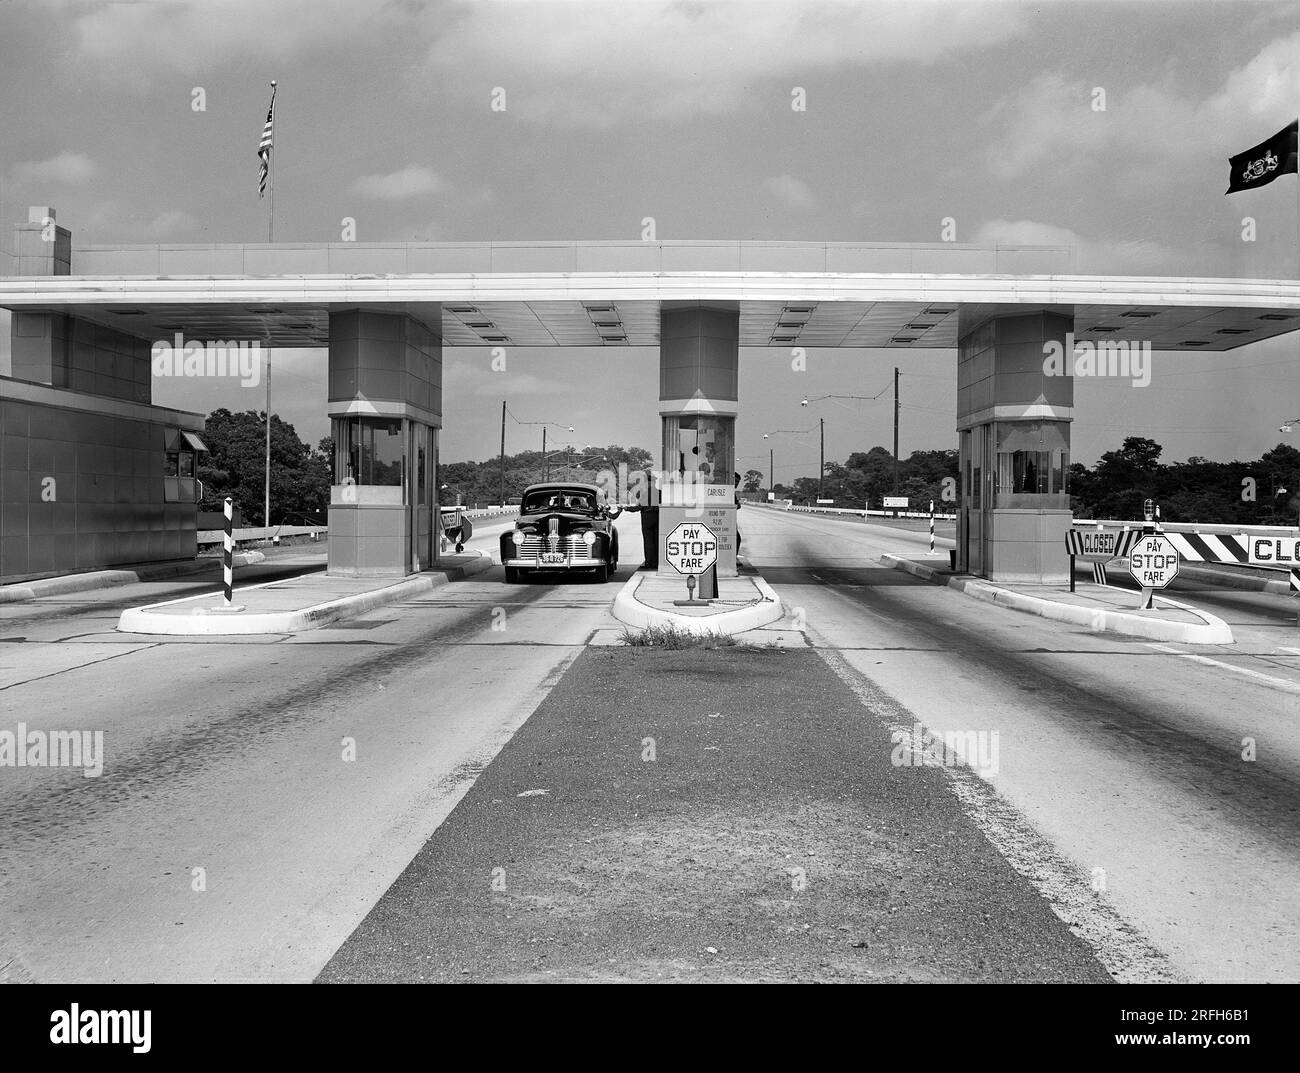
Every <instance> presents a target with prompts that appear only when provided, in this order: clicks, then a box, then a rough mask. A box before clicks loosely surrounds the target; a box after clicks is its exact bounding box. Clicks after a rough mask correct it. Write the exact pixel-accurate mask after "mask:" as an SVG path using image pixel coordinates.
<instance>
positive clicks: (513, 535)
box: [510, 529, 524, 548]
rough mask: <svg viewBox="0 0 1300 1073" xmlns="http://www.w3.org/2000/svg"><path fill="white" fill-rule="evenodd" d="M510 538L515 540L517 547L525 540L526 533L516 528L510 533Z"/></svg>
mask: <svg viewBox="0 0 1300 1073" xmlns="http://www.w3.org/2000/svg"><path fill="white" fill-rule="evenodd" d="M510 539H511V540H513V541H514V542H515V547H516V548H517V547H519V546H520V545H521V544H523V542H524V534H523V532H522V531H521V530H519V529H516V530H515V531H514V532H513V533H511V534H510Z"/></svg>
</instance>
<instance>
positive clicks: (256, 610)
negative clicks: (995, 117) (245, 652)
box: [117, 551, 492, 637]
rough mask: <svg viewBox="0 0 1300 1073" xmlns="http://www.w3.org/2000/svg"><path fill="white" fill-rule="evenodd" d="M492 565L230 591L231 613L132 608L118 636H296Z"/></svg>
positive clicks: (198, 602)
mask: <svg viewBox="0 0 1300 1073" xmlns="http://www.w3.org/2000/svg"><path fill="white" fill-rule="evenodd" d="M491 566H492V560H491V558H489V557H488V555H487V554H486V553H484V552H479V551H469V552H467V553H466V554H463V555H444V556H443V557H442V559H441V561H440V562H439V565H438V566H437V567H436V568H434V569H432V570H427V571H424V572H423V573H420V574H415V575H413V576H411V577H409V578H405V579H403V580H400V581H394V580H393V579H391V578H365V577H337V576H334V575H330V574H325V573H318V574H310V575H307V576H305V577H300V578H292V579H290V580H288V581H274V582H270V583H269V584H266V585H252V586H245V587H243V588H236V589H234V592H233V595H232V599H231V609H230V610H227V609H226V608H225V606H224V600H223V599H222V598H221V597H218V596H214V595H211V594H209V595H205V596H186V597H182V598H181V599H179V600H169V601H167V602H165V603H159V604H150V605H147V606H145V607H135V608H130V609H129V610H126V611H123V612H122V617H121V618H120V619H119V620H118V625H117V628H118V629H119V630H120V631H121V632H122V633H133V634H170V635H173V636H183V637H192V636H216V635H223V636H224V635H237V634H256V633H266V634H278V633H295V632H297V631H299V630H310V629H317V628H319V627H321V626H325V625H327V624H329V623H331V622H338V621H340V620H341V619H345V618H354V617H356V616H359V615H363V614H365V613H366V612H367V611H371V610H373V609H374V608H377V607H383V606H385V605H387V604H394V603H398V602H400V601H402V600H407V599H410V598H411V597H414V596H417V595H419V594H420V593H424V592H428V591H429V590H431V589H435V588H438V587H439V586H441V585H446V584H447V583H449V582H452V581H462V580H464V579H465V578H467V577H473V576H474V575H475V574H481V573H482V572H483V571H485V570H487V569H489V568H490V567H491Z"/></svg>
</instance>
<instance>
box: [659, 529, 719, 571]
mask: <svg viewBox="0 0 1300 1073" xmlns="http://www.w3.org/2000/svg"><path fill="white" fill-rule="evenodd" d="M664 556H665V558H667V560H668V562H669V563H670V564H671V565H672V568H673V569H674V570H676V571H677V572H678V573H679V574H702V573H704V571H706V570H707V569H708V568H709V567H711V566H713V565H714V564H715V563H716V562H717V561H718V538H717V537H716V536H714V533H713V530H712V529H710V528H709V527H708V526H707V525H702V524H701V523H699V522H682V523H681V524H680V525H675V526H673V528H672V530H671V532H669V534H668V538H667V539H666V540H665V541H664Z"/></svg>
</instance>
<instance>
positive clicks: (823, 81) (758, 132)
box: [0, 0, 1300, 480]
mask: <svg viewBox="0 0 1300 1073" xmlns="http://www.w3.org/2000/svg"><path fill="white" fill-rule="evenodd" d="M272 78H276V79H278V81H279V84H280V94H279V98H278V102H277V113H276V157H275V167H276V205H275V208H276V237H277V239H279V240H282V241H299V242H327V241H338V240H339V239H340V237H341V235H340V226H341V221H342V219H343V218H344V217H351V218H353V219H355V220H356V222H357V224H356V226H357V234H356V238H357V239H358V240H359V241H378V240H421V239H423V240H446V241H472V240H500V239H620V238H635V237H637V236H639V235H640V232H641V221H642V219H643V218H644V217H647V216H651V217H654V219H655V222H656V228H657V235H658V237H659V238H661V239H801V240H830V241H851V240H875V241H886V242H904V243H907V242H938V241H940V239H941V237H942V236H941V234H940V229H941V226H942V224H941V222H942V220H943V219H944V218H945V217H952V218H953V219H954V220H955V221H956V228H957V234H956V239H957V241H958V242H980V243H983V242H995V241H1002V242H1017V243H1037V242H1044V243H1053V244H1055V243H1062V242H1064V243H1068V244H1069V245H1071V246H1072V247H1073V248H1074V259H1075V270H1076V271H1077V272H1080V273H1107V274H1120V275H1180V276H1234V277H1255V278H1269V279H1277V278H1286V279H1295V278H1297V276H1300V267H1298V266H1300V210H1298V206H1300V192H1298V191H1297V179H1296V177H1293V176H1285V177H1283V178H1281V179H1279V180H1278V181H1277V182H1274V183H1273V184H1271V185H1269V186H1267V187H1265V188H1263V189H1261V190H1258V191H1255V192H1251V193H1247V194H1238V195H1234V196H1232V197H1225V196H1224V193H1223V192H1224V190H1225V189H1226V187H1227V175H1228V168H1227V157H1228V156H1229V155H1231V154H1233V153H1237V152H1240V151H1241V150H1243V149H1246V148H1248V147H1250V146H1251V145H1254V144H1255V143H1257V142H1259V141H1262V140H1263V139H1264V138H1266V137H1268V136H1269V135H1271V134H1273V133H1275V132H1276V131H1277V130H1279V129H1280V128H1281V127H1283V126H1285V125H1286V124H1287V123H1289V122H1290V121H1291V120H1292V119H1294V118H1296V116H1297V113H1300V5H1296V4H1295V3H1292V2H1287V3H1223V2H1219V3H1209V2H1204V3H1199V2H1191V0H1186V2H1177V3H1160V2H1154V0H1142V2H1139V3H1118V2H1104V3H1098V2H1086V3H1050V2H1047V3H1044V2H1039V3H1035V4H1017V3H995V2H991V0H989V2H975V3H956V2H948V0H942V2H941V0H933V2H924V0H922V2H910V3H902V4H894V3H870V2H855V3H848V2H830V3H824V2H818V0H782V2H779V3H765V2H754V3H742V2H705V3H670V2H665V0H600V2H595V3H587V2H580V0H574V2H567V0H562V2H550V0H528V2H524V0H512V2H507V0H482V2H474V3H468V2H458V0H445V2H427V3H425V2H420V0H195V2H187V0H144V2H137V3H133V2H130V0H116V2H92V0H39V2H30V3H28V2H24V0H0V92H2V93H3V100H4V102H5V107H4V108H3V109H0V220H3V221H4V222H5V226H4V227H3V228H0V248H2V249H3V251H10V250H11V248H12V234H11V230H10V227H9V226H8V225H9V223H10V222H12V221H17V220H20V219H23V218H25V215H26V206H28V205H35V204H42V205H44V204H48V205H53V206H56V207H57V209H58V219H59V222H60V223H61V224H63V225H64V226H67V227H69V228H71V229H72V231H73V236H74V248H75V246H76V245H77V244H89V243H112V242H123V241H131V242H246V241H247V242H257V241H263V240H264V237H265V229H266V216H265V213H266V202H264V201H262V202H259V200H258V198H257V190H256V179H257V160H256V155H255V150H256V144H257V140H258V137H259V135H260V133H261V127H262V121H263V119H264V118H265V114H266V106H267V101H268V90H269V81H270V79H272ZM796 87H799V88H800V89H802V91H803V94H804V96H805V98H806V110H803V111H796V110H794V109H793V108H792V107H791V103H792V93H794V92H795V89H796ZM499 91H504V103H505V108H504V110H494V109H493V107H492V105H493V100H494V95H495V99H496V100H497V102H498V109H499V106H500V101H501V94H500V92H499ZM1099 91H1100V93H1099ZM196 102H200V103H202V105H203V108H202V110H196ZM1099 104H1100V105H1102V106H1104V107H1099V106H1098V105H1099ZM1245 217H1251V218H1253V220H1254V221H1255V225H1254V226H1255V239H1254V241H1250V242H1247V241H1243V234H1242V232H1243V218H1245ZM7 262H8V258H7V256H5V255H4V254H2V253H0V271H9V270H10V269H9V266H8V263H7ZM73 267H74V271H75V270H76V266H75V261H74V266H73ZM6 334H7V333H6ZM6 342H7V340H6ZM1298 342H1300V340H1298V339H1297V337H1296V336H1294V335H1293V336H1291V337H1289V338H1284V339H1282V340H1277V341H1274V342H1272V343H1263V344H1257V345H1255V346H1251V347H1245V348H1242V349H1239V350H1236V351H1232V352H1229V353H1227V354H1224V355H1218V356H1216V355H1209V354H1202V355H1195V354H1190V355H1181V354H1157V355H1156V360H1155V367H1154V372H1153V377H1152V383H1151V385H1150V386H1149V387H1147V388H1144V389H1140V390H1137V389H1133V388H1131V387H1129V386H1128V385H1127V383H1126V382H1124V383H1120V382H1115V381H1089V382H1083V381H1076V389H1075V395H1076V405H1077V409H1076V420H1075V423H1074V432H1073V443H1074V453H1075V458H1076V459H1078V460H1081V461H1085V462H1092V461H1094V460H1095V459H1096V457H1097V455H1098V454H1100V453H1101V452H1102V451H1105V450H1108V449H1111V448H1112V447H1115V446H1117V445H1118V444H1119V442H1120V440H1121V439H1122V437H1123V436H1125V435H1128V434H1134V433H1137V434H1145V435H1150V436H1152V437H1153V438H1155V439H1156V440H1158V441H1159V442H1161V443H1163V444H1164V445H1165V458H1166V459H1167V460H1172V459H1182V458H1186V457H1188V456H1189V455H1205V456H1208V457H1211V458H1223V459H1226V458H1232V457H1254V456H1257V455H1258V454H1259V453H1260V452H1261V451H1263V450H1265V449H1267V448H1268V447H1270V446H1272V445H1273V444H1275V443H1276V442H1278V440H1279V438H1280V437H1279V434H1278V432H1277V427H1278V425H1279V424H1280V423H1281V421H1282V420H1283V419H1284V418H1288V417H1293V416H1296V414H1300V363H1297V361H1296V360H1295V357H1296V354H1295V351H1296V347H1297V345H1298ZM0 345H3V344H0ZM593 353H594V354H595V355H596V360H598V361H600V362H602V363H606V364H607V365H608V375H604V376H602V377H601V378H600V380H601V383H602V385H605V387H604V389H603V390H600V391H595V390H593V389H592V378H591V363H592V360H593V358H592V354H593ZM489 360H490V355H489V354H488V353H487V352H486V351H483V350H472V349H448V350H447V351H445V353H444V361H445V385H446V387H445V398H444V413H445V428H444V432H443V437H442V448H443V450H442V455H443V458H444V460H448V461H451V460H460V459H464V458H475V459H483V458H487V457H490V456H492V455H494V454H495V453H496V452H497V449H498V437H499V434H500V429H499V421H500V405H501V400H502V398H507V399H508V400H509V403H510V409H511V411H512V413H514V414H516V415H518V417H519V418H520V419H521V420H525V421H538V420H546V421H555V422H557V423H561V424H564V425H573V426H574V427H575V430H576V431H575V432H574V433H573V434H572V436H567V435H563V436H562V434H561V433H560V432H559V431H558V430H554V431H553V433H552V442H555V440H556V438H563V439H572V440H573V441H575V442H576V443H578V444H579V445H582V444H584V443H596V444H605V443H609V442H619V443H623V444H625V445H626V444H636V445H641V446H646V447H650V448H652V449H655V448H657V444H658V439H659V428H658V417H657V414H656V402H657V355H656V353H655V352H654V351H652V350H642V349H630V350H623V349H617V350H616V349H612V348H609V349H602V350H600V351H598V352H591V351H571V352H565V351H555V350H532V351H526V350H514V351H512V353H511V359H510V362H509V367H508V370H507V372H506V373H504V374H501V373H495V374H494V373H492V372H491V371H490V370H489V369H488V362H489ZM896 362H897V363H898V364H899V365H900V366H901V367H902V370H903V395H902V397H903V400H904V408H903V418H902V429H903V434H902V449H903V453H904V454H906V453H907V452H909V451H911V450H913V449H916V448H931V447H955V446H956V436H955V434H954V432H953V415H954V412H955V378H954V369H955V354H954V353H953V352H952V351H917V352H908V353H902V354H900V353H899V352H897V351H891V352H884V351H867V350H858V351H848V350H842V351H835V350H814V351H812V352H810V355H809V363H808V370H807V372H803V373H795V372H792V371H791V370H790V369H789V362H788V354H786V353H785V352H784V351H782V352H779V353H778V352H774V351H764V350H745V351H742V354H741V419H740V422H739V430H738V438H739V445H738V452H739V453H740V455H741V456H742V457H741V460H740V461H741V468H742V469H744V468H749V467H751V466H752V467H755V468H758V469H762V470H766V468H767V449H768V447H769V446H770V445H773V444H775V449H776V454H777V459H776V465H777V477H778V479H781V480H788V479H790V478H792V477H793V476H797V475H800V474H805V473H812V472H815V469H816V458H817V441H816V436H815V435H791V434H787V433H783V434H782V435H781V436H780V437H778V438H776V439H774V440H768V441H765V440H763V438H762V434H763V432H765V431H769V430H774V429H800V428H804V427H807V426H809V425H811V424H813V423H815V420H816V417H817V416H824V417H825V418H826V423H827V424H826V454H827V458H828V459H843V458H844V457H845V456H846V455H847V454H848V452H849V451H851V450H857V449H862V448H866V447H870V446H871V445H873V444H888V443H889V440H890V436H891V426H890V422H891V404H890V401H889V399H888V393H886V394H885V395H883V396H882V398H881V400H880V401H878V402H873V403H861V402H848V403H842V404H836V403H835V402H833V401H832V402H827V403H824V404H822V406H821V407H820V408H819V409H818V410H816V411H810V410H808V409H801V408H800V407H799V400H800V398H802V397H803V396H805V395H808V396H816V395H824V394H831V393H842V394H855V395H874V394H876V393H877V391H879V390H880V389H882V388H884V387H885V386H886V385H887V384H888V383H889V381H890V378H891V376H892V369H893V366H894V364H895V363H896ZM275 364H276V375H277V378H276V379H275V380H274V382H273V388H274V391H275V394H274V395H273V398H272V408H273V409H274V410H275V411H277V412H279V413H281V414H282V415H283V416H285V417H286V419H288V420H290V421H292V422H293V423H294V424H295V425H296V426H297V427H298V430H299V432H300V434H302V435H303V437H304V438H305V439H309V440H311V441H313V442H314V441H315V440H316V439H317V438H319V437H320V436H321V435H324V434H325V433H326V432H327V423H326V421H325V418H324V397H325V396H324V382H323V381H324V367H325V358H324V354H323V353H322V352H319V351H280V352H277V353H276V355H275ZM155 398H156V401H158V402H161V403H164V404H167V405H175V406H181V407H183V408H188V409H196V410H201V411H207V410H209V409H212V408H214V407H216V406H219V405H225V406H230V407H232V408H238V409H250V408H260V407H261V399H260V395H259V396H258V397H256V398H254V397H251V396H250V394H249V390H248V389H238V388H227V389H225V390H214V389H213V387H212V385H211V384H206V383H205V384H199V385H195V384H194V383H183V382H178V381H168V382H157V385H156V390H155ZM507 432H508V443H507V448H508V449H509V450H517V449H521V448H523V447H526V446H540V429H538V428H535V427H534V428H523V427H520V426H516V425H514V424H513V423H512V424H511V427H510V428H509V429H508V430H507Z"/></svg>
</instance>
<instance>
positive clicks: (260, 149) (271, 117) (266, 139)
mask: <svg viewBox="0 0 1300 1073" xmlns="http://www.w3.org/2000/svg"><path fill="white" fill-rule="evenodd" d="M274 126H275V83H274V82H272V83H271V107H270V108H268V109H267V110H266V126H264V127H263V128H262V141H261V142H260V143H259V144H258V146H257V158H258V159H259V160H260V161H261V162H262V170H261V174H260V175H258V177H257V196H258V197H259V198H260V197H264V196H265V195H266V178H267V176H268V175H270V174H271V140H272V128H273V127H274Z"/></svg>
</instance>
